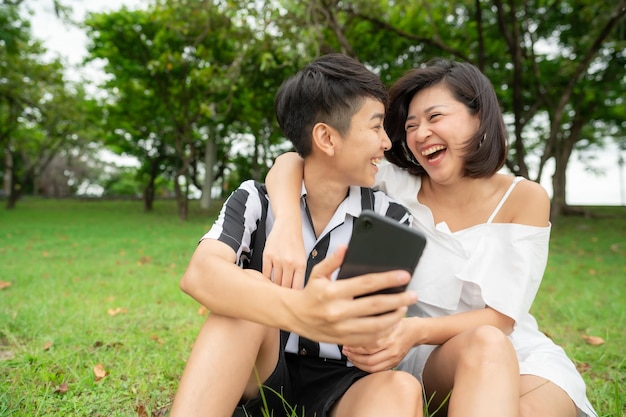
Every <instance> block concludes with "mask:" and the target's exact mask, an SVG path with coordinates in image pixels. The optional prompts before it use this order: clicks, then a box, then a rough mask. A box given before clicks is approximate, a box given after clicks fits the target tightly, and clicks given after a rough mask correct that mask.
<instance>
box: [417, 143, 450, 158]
mask: <svg viewBox="0 0 626 417" xmlns="http://www.w3.org/2000/svg"><path fill="white" fill-rule="evenodd" d="M444 149H446V147H445V146H443V145H436V146H433V147H431V148H428V149H426V150H425V151H422V156H428V155H432V154H434V153H435V152H437V151H441V150H444Z"/></svg>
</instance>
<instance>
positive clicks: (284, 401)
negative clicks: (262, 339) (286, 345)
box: [235, 349, 369, 417]
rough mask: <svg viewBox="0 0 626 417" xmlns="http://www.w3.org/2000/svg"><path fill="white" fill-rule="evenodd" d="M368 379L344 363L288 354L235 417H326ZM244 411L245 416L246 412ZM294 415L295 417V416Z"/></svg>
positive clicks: (279, 360)
mask: <svg viewBox="0 0 626 417" xmlns="http://www.w3.org/2000/svg"><path fill="white" fill-rule="evenodd" d="M366 375H369V373H367V372H365V371H362V370H360V369H359V368H357V367H354V366H351V367H348V366H346V364H345V362H343V361H338V360H332V359H328V360H326V359H322V358H317V357H316V358H313V357H307V356H298V355H296V354H293V353H285V352H284V349H281V352H280V354H279V357H278V364H277V365H276V369H274V372H273V373H272V375H270V377H269V378H268V379H267V380H266V381H265V382H264V383H263V384H262V387H261V390H260V393H259V396H257V397H256V398H253V399H251V400H249V401H246V402H245V403H243V404H240V406H239V407H238V408H239V410H238V412H239V413H240V414H237V413H235V415H242V416H249V417H263V410H264V409H267V411H268V414H265V415H270V416H273V417H285V416H289V417H291V416H293V415H296V416H298V417H301V416H306V417H326V416H327V415H328V414H329V412H330V410H331V408H332V407H333V405H334V404H335V403H336V402H337V400H339V398H341V397H342V396H343V394H345V392H346V391H347V390H348V388H350V387H351V386H352V384H354V383H355V382H356V381H357V380H359V379H361V378H363V377H364V376H366ZM244 410H245V413H244V412H243V411H244ZM294 412H295V413H294Z"/></svg>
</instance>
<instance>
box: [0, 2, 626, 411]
mask: <svg viewBox="0 0 626 417" xmlns="http://www.w3.org/2000/svg"><path fill="white" fill-rule="evenodd" d="M625 15H626V0H613V1H607V2H598V1H591V0H459V1H447V0H413V1H392V0H385V1H383V0H352V1H337V0H304V1H298V0H251V1H244V0H211V1H208V0H145V1H144V0H89V1H82V0H0V175H1V176H2V188H1V189H0V204H1V205H2V207H0V232H1V233H0V416H5V415H25V416H26V415H28V416H31V415H90V416H94V415H140V416H144V415H154V416H157V415H163V414H164V413H165V412H166V410H167V407H168V404H169V401H170V400H171V396H172V395H173V390H174V389H175V385H176V383H177V378H178V377H179V376H180V372H182V366H183V364H184V360H185V358H186V355H187V354H188V351H189V347H190V344H191V342H192V341H193V338H194V337H195V333H196V332H197V330H198V328H199V326H200V323H201V320H202V318H203V317H204V316H205V315H206V311H203V310H202V309H201V307H199V306H197V305H195V304H194V303H193V301H191V300H189V299H188V298H187V297H185V296H184V295H182V294H181V293H180V291H179V290H178V288H177V282H178V279H179V277H180V275H181V274H182V273H183V271H184V266H185V264H186V262H187V259H188V257H189V256H190V254H191V252H192V251H193V247H194V245H195V242H196V240H197V239H198V238H199V237H200V236H201V235H202V233H203V232H204V231H205V230H206V229H208V227H210V225H211V223H212V221H213V219H214V218H215V215H216V210H217V209H218V208H219V206H220V204H221V202H222V201H223V199H224V198H225V197H226V196H227V195H228V194H229V193H230V191H231V190H232V189H233V188H234V187H236V186H237V185H238V184H239V183H240V182H241V181H242V180H244V179H248V178H255V179H258V180H263V178H264V176H265V173H266V172H267V170H268V168H269V166H271V163H272V161H273V159H274V158H275V157H276V156H277V155H278V154H280V153H281V152H284V151H285V150H288V149H289V145H288V143H287V141H286V140H285V139H284V138H283V137H282V136H281V134H280V131H279V129H278V127H277V124H276V122H275V119H274V111H273V98H274V93H275V91H276V90H277V88H278V87H279V85H280V83H281V82H282V81H283V80H284V79H285V78H287V77H288V76H289V75H291V74H292V73H294V72H295V71H296V70H297V69H298V68H300V67H301V66H302V65H303V64H305V63H306V62H308V61H310V60H311V59H312V58H314V57H315V56H318V55H320V54H323V53H327V52H331V51H333V52H343V53H346V54H349V55H352V56H355V57H356V58H358V59H359V60H361V61H362V62H364V63H366V64H367V65H368V66H369V67H370V68H371V69H372V70H374V71H375V72H376V73H378V74H379V75H380V76H381V78H382V79H383V81H384V82H385V83H386V84H391V83H392V82H393V81H394V80H395V79H397V78H398V77H399V76H400V75H401V74H402V73H403V72H404V71H406V70H407V69H409V68H412V67H415V66H419V65H420V64H421V63H424V62H425V61H427V60H428V59H430V58H433V57H437V56H444V57H449V58H453V59H456V60H462V61H469V62H471V63H473V64H475V65H477V66H478V67H479V68H481V70H482V71H483V72H484V73H485V74H486V75H487V76H488V77H489V78H490V79H491V80H492V82H493V84H494V86H495V88H496V91H497V94H498V97H499V98H500V102H501V105H502V108H503V111H504V113H505V118H506V122H507V125H508V128H509V143H510V152H509V156H508V160H507V163H506V168H505V170H506V171H508V172H510V173H513V174H515V175H523V176H525V177H527V178H530V179H531V180H535V181H538V182H541V183H542V184H544V186H545V187H546V188H547V189H548V190H549V192H550V194H551V196H552V221H553V225H554V229H553V241H552V242H551V258H550V264H549V268H548V271H547V272H546V277H545V279H544V284H543V286H542V289H541V290H540V295H539V297H538V299H537V302H536V304H535V306H534V307H533V309H534V311H535V312H536V314H537V316H538V317H539V322H540V324H541V323H545V324H544V326H545V330H544V331H546V332H547V333H549V334H550V335H551V336H553V337H554V338H555V339H556V340H557V342H558V343H559V344H562V345H563V346H564V347H565V348H566V350H567V351H568V353H571V356H572V358H573V359H574V361H575V362H576V364H577V366H579V369H581V371H582V372H584V376H585V378H586V381H587V382H588V383H589V384H591V385H590V387H591V388H590V390H591V392H592V394H591V397H592V401H594V404H598V405H597V407H598V409H599V412H600V415H602V416H620V415H625V413H626V409H625V408H624V404H626V400H625V398H626V392H625V388H624V384H625V383H626V382H625V380H626V371H625V367H626V365H625V362H624V357H625V356H626V350H625V348H624V346H626V335H625V330H624V329H625V328H626V324H625V323H626V299H625V296H626V295H625V293H624V289H625V288H626V285H624V284H625V283H626V265H625V262H624V259H625V258H626V257H625V255H626V251H625V249H624V245H625V237H624V236H626V208H624V206H625V205H626V195H625V191H624V187H625V185H624V171H623V170H624V157H626V103H625V100H626V94H625V93H624V92H625V91H626V89H625V87H626V18H625ZM61 35H64V36H61ZM66 35H67V36H66ZM589 184H592V185H589ZM600 191H601V193H600ZM132 306H134V307H132ZM96 365H101V366H102V369H100V368H97V369H98V370H96ZM116 370H117V371H116ZM122 370H124V372H122Z"/></svg>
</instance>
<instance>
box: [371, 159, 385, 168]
mask: <svg viewBox="0 0 626 417" xmlns="http://www.w3.org/2000/svg"><path fill="white" fill-rule="evenodd" d="M382 160H383V159H382V158H373V159H372V165H374V166H378V165H380V163H381V162H382Z"/></svg>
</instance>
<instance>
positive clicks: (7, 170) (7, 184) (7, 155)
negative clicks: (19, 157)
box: [2, 145, 13, 196]
mask: <svg viewBox="0 0 626 417" xmlns="http://www.w3.org/2000/svg"><path fill="white" fill-rule="evenodd" d="M12 170H13V153H12V152H11V149H10V147H9V146H8V145H7V146H6V148H5V149H4V178H3V187H2V190H3V191H4V195H6V196H8V195H9V194H11V179H12V178H13V174H12V172H11V171H12Z"/></svg>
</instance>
